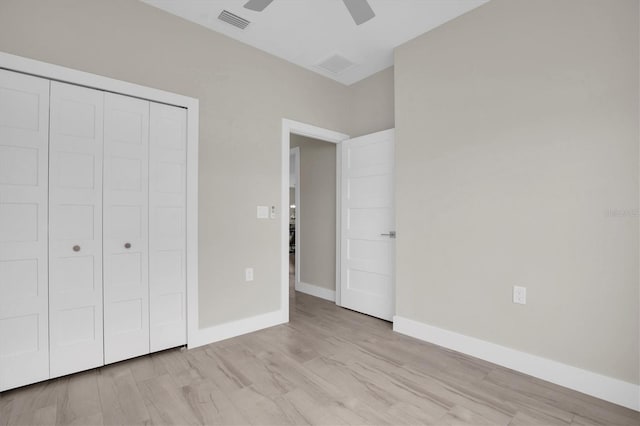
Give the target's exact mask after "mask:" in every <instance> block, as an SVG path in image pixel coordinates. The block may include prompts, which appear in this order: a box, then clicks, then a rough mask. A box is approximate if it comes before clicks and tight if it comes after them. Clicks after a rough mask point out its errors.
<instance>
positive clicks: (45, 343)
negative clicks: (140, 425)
mask: <svg viewBox="0 0 640 426" xmlns="http://www.w3.org/2000/svg"><path fill="white" fill-rule="evenodd" d="M48 134H49V80H45V79H41V78H36V77H31V76H28V75H23V74H18V73H13V72H9V71H4V70H0V391H4V390H7V389H11V388H14V387H18V386H22V385H25V384H28V383H33V382H38V381H40V380H45V379H48V378H49V328H48V315H49V313H48V294H47V291H48V283H47V281H48V276H47V232H48V231H47V183H48V179H47V158H48V153H47V152H48Z"/></svg>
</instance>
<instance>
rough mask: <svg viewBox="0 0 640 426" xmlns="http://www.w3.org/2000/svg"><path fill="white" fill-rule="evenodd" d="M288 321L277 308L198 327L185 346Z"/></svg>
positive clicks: (194, 346)
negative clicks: (214, 324)
mask: <svg viewBox="0 0 640 426" xmlns="http://www.w3.org/2000/svg"><path fill="white" fill-rule="evenodd" d="M288 321H289V319H288V318H287V314H286V312H285V311H284V310H279V311H273V312H269V313H266V314H262V315H257V316H255V317H249V318H245V319H241V320H238V321H232V322H228V323H225V324H220V325H216V326H213V327H208V328H200V329H198V330H197V331H196V332H194V333H193V334H192V335H190V336H189V343H188V345H187V346H188V348H189V349H193V348H197V347H198V346H204V345H208V344H209V343H214V342H219V341H221V340H226V339H230V338H232V337H236V336H241V335H243V334H247V333H252V332H254V331H258V330H262V329H264V328H269V327H273V326H275V325H279V324H284V323H287V322H288Z"/></svg>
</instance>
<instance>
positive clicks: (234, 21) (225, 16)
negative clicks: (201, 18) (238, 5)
mask: <svg viewBox="0 0 640 426" xmlns="http://www.w3.org/2000/svg"><path fill="white" fill-rule="evenodd" d="M218 19H219V20H221V21H224V22H226V23H227V24H231V25H233V26H234V27H237V28H240V29H241V30H244V29H245V28H247V25H249V24H250V23H251V22H249V21H247V20H246V19H244V18H241V17H239V16H238V15H235V14H233V13H231V12H229V11H228V10H223V11H222V12H220V15H218Z"/></svg>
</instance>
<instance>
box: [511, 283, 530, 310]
mask: <svg viewBox="0 0 640 426" xmlns="http://www.w3.org/2000/svg"><path fill="white" fill-rule="evenodd" d="M513 303H518V304H520V305H526V304H527V288H526V287H518V286H517V285H514V286H513Z"/></svg>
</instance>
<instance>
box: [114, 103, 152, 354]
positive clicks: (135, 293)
mask: <svg viewBox="0 0 640 426" xmlns="http://www.w3.org/2000/svg"><path fill="white" fill-rule="evenodd" d="M104 135H105V140H104V144H105V146H104V321H105V322H104V333H105V335H104V340H105V348H104V349H105V350H104V354H105V363H112V362H117V361H121V360H124V359H128V358H132V357H135V356H140V355H144V354H148V353H149V240H148V233H149V222H148V217H149V179H148V175H149V170H148V169H149V102H147V101H143V100H140V99H136V98H130V97H127V96H121V95H115V94H110V93H108V94H106V95H105V123H104Z"/></svg>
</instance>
